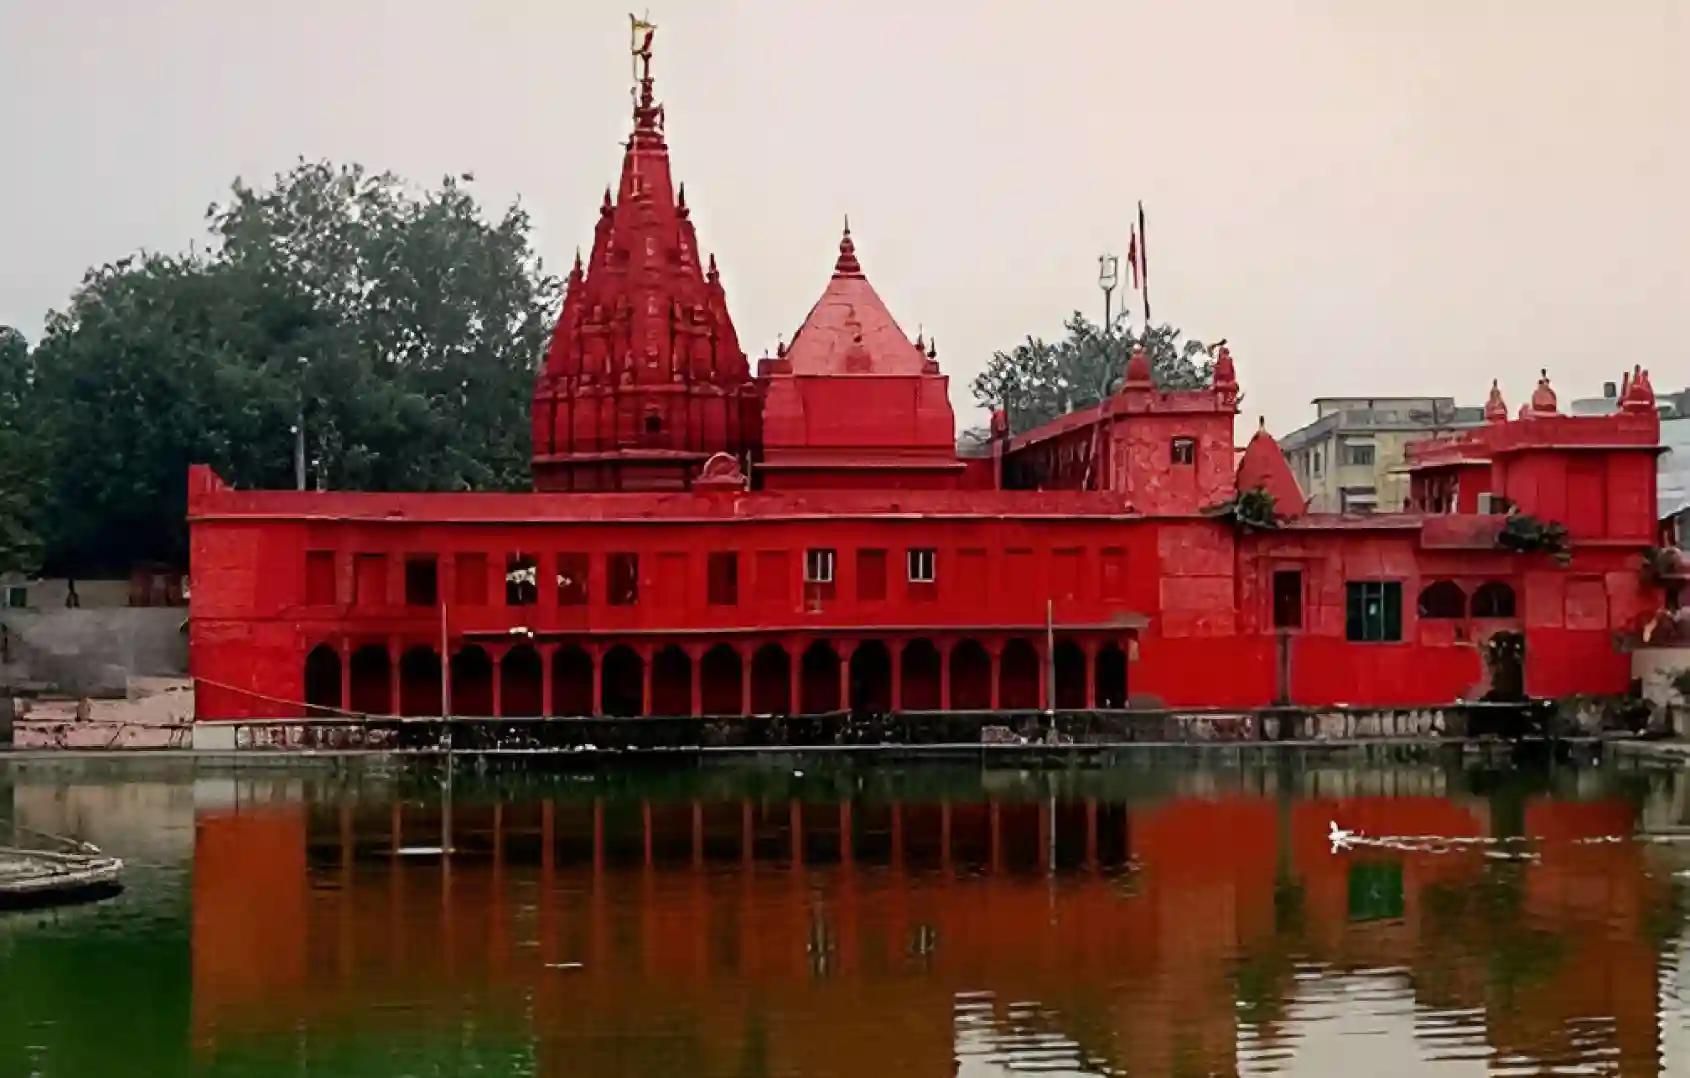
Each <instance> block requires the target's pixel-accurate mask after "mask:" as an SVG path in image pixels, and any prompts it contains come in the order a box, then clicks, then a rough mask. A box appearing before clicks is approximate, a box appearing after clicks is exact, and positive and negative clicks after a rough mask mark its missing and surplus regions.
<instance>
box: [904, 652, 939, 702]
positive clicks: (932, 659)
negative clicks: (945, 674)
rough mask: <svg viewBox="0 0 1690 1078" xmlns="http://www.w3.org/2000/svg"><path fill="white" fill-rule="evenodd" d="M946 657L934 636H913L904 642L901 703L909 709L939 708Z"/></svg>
mask: <svg viewBox="0 0 1690 1078" xmlns="http://www.w3.org/2000/svg"><path fill="white" fill-rule="evenodd" d="M942 663H943V659H942V657H941V656H940V655H939V649H938V648H937V647H935V646H934V644H933V641H931V640H911V641H910V642H909V643H907V644H905V645H904V657H903V669H902V670H901V671H900V674H901V675H902V676H901V678H900V680H901V681H902V682H903V685H902V690H903V691H902V692H901V693H900V696H901V699H900V700H899V702H898V704H899V707H901V708H902V709H903V710H905V711H937V710H939V706H940V703H941V701H940V693H939V689H940V682H941V680H942V678H941V674H942V669H941V666H942Z"/></svg>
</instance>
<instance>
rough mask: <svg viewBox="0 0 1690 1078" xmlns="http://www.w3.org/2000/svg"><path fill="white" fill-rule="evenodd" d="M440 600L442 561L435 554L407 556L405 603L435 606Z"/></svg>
mask: <svg viewBox="0 0 1690 1078" xmlns="http://www.w3.org/2000/svg"><path fill="white" fill-rule="evenodd" d="M439 602H440V563H439V562H438V560H436V558H435V557H434V555H433V554H407V555H406V556H405V605H406V606H435V605H437V604H439Z"/></svg>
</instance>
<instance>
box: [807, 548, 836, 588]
mask: <svg viewBox="0 0 1690 1078" xmlns="http://www.w3.org/2000/svg"><path fill="white" fill-rule="evenodd" d="M837 558H838V555H837V552H836V551H835V550H834V549H833V548H832V547H820V546H816V547H811V548H810V549H808V550H806V551H804V583H806V584H831V583H833V569H834V566H835V564H836V563H837Z"/></svg>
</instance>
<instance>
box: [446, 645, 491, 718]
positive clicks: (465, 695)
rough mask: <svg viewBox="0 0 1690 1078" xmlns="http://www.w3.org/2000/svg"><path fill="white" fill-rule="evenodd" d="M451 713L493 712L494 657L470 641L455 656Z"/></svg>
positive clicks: (483, 715)
mask: <svg viewBox="0 0 1690 1078" xmlns="http://www.w3.org/2000/svg"><path fill="white" fill-rule="evenodd" d="M448 699H449V700H450V702H451V705H452V714H454V715H469V716H473V717H476V718H482V717H485V716H488V715H491V714H493V660H492V658H491V657H490V656H489V655H488V654H487V651H486V649H484V648H482V647H480V646H478V645H476V644H471V645H469V646H468V647H466V648H463V649H461V650H460V651H459V652H458V653H457V654H456V655H454V656H452V695H451V696H450V697H449V698H448Z"/></svg>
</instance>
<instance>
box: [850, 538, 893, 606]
mask: <svg viewBox="0 0 1690 1078" xmlns="http://www.w3.org/2000/svg"><path fill="white" fill-rule="evenodd" d="M885 598H886V551H884V550H859V551H857V600H858V601H859V602H865V603H878V602H880V601H881V600H883V599H885Z"/></svg>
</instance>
